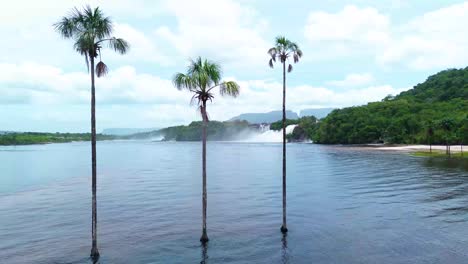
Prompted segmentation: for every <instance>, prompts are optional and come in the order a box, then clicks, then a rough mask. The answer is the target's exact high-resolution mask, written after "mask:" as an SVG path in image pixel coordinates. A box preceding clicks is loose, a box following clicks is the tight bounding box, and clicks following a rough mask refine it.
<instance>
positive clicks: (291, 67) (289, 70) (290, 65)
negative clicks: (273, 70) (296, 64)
mask: <svg viewBox="0 0 468 264" xmlns="http://www.w3.org/2000/svg"><path fill="white" fill-rule="evenodd" d="M292 70H293V66H292V64H289V66H288V72H292Z"/></svg>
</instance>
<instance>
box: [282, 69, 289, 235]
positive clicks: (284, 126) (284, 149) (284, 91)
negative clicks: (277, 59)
mask: <svg viewBox="0 0 468 264" xmlns="http://www.w3.org/2000/svg"><path fill="white" fill-rule="evenodd" d="M281 232H283V233H286V232H288V227H287V225H286V62H285V61H283V225H282V226H281Z"/></svg>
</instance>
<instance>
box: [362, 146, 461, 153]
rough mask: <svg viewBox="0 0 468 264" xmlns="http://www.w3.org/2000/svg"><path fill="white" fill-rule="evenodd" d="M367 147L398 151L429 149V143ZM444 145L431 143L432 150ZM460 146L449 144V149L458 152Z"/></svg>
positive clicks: (442, 149)
mask: <svg viewBox="0 0 468 264" xmlns="http://www.w3.org/2000/svg"><path fill="white" fill-rule="evenodd" d="M367 146H368V147H372V148H375V149H378V150H399V151H425V150H427V151H429V149H430V146H429V145H392V146H386V145H373V144H370V145H367ZM445 148H446V146H444V145H433V146H432V150H439V151H445ZM461 149H462V147H461V146H460V145H451V146H450V151H451V152H452V153H457V152H460V151H461ZM463 152H468V146H467V145H463Z"/></svg>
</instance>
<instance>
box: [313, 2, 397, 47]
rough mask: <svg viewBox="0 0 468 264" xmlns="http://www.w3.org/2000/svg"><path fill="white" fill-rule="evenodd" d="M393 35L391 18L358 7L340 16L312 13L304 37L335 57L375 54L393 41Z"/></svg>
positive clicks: (351, 8) (346, 7)
mask: <svg viewBox="0 0 468 264" xmlns="http://www.w3.org/2000/svg"><path fill="white" fill-rule="evenodd" d="M389 33H390V18H389V17H388V16H386V15H383V14H381V13H380V12H379V11H378V10H377V9H375V8H372V7H365V8H360V7H357V6H354V5H347V6H345V7H344V8H343V9H342V10H340V11H339V12H336V13H328V12H323V11H317V12H316V11H314V12H311V13H310V14H309V16H308V19H307V23H306V26H305V29H304V36H305V38H306V39H307V40H308V41H309V43H310V44H311V45H314V46H320V47H321V49H323V50H328V51H331V52H333V53H335V55H348V54H349V53H350V52H351V53H353V54H355V53H357V52H362V51H369V49H372V50H374V49H375V48H376V47H379V46H381V45H383V44H385V43H386V42H388V41H389V37H390V35H389ZM336 53H338V54H336ZM327 55H329V54H328V53H327Z"/></svg>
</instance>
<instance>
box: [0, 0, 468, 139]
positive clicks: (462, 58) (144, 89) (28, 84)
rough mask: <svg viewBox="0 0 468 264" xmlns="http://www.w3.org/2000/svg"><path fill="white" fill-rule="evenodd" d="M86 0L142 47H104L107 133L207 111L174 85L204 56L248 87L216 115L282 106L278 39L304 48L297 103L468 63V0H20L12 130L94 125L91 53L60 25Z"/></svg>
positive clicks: (3, 118)
mask: <svg viewBox="0 0 468 264" xmlns="http://www.w3.org/2000/svg"><path fill="white" fill-rule="evenodd" d="M86 4H90V5H91V6H100V7H101V8H102V9H103V11H104V12H105V14H106V15H108V16H110V17H111V18H112V19H113V21H114V24H115V26H114V29H115V30H114V33H115V34H114V35H115V36H117V37H123V38H125V39H127V40H128V41H129V43H130V45H131V51H130V52H129V53H128V54H127V55H124V56H120V55H117V54H113V52H112V51H110V50H105V51H104V52H103V60H104V61H105V62H106V63H107V64H108V66H109V67H110V73H109V75H108V76H107V77H105V78H101V79H99V80H98V82H97V102H98V108H97V119H98V130H102V129H104V128H110V127H164V126H169V125H177V124H186V123H188V122H190V121H192V120H197V119H200V117H199V115H198V114H197V112H196V108H195V107H194V106H190V105H189V100H190V95H189V94H187V93H185V92H182V91H177V90H176V89H175V88H174V87H173V86H172V84H171V78H172V76H173V74H174V73H175V72H179V71H184V70H185V67H186V64H187V61H188V58H191V57H196V56H203V57H206V58H209V59H211V60H214V61H216V62H219V63H220V64H221V65H222V66H223V70H224V76H225V78H226V79H228V80H236V81H237V82H239V84H240V86H241V96H240V97H239V98H236V99H231V98H221V97H219V96H218V97H216V98H215V100H214V102H213V104H211V105H210V106H209V109H208V110H209V113H210V116H211V118H212V119H217V120H225V119H228V118H230V117H232V116H235V115H238V114H240V113H244V112H266V111H271V110H277V109H280V107H281V72H280V69H279V68H276V69H270V68H268V65H267V62H268V55H267V54H266V51H267V49H268V48H269V47H270V46H272V44H273V41H274V38H275V37H276V36H277V35H285V36H286V37H288V38H289V39H291V40H293V41H295V42H297V43H298V44H299V45H300V47H301V49H302V50H303V52H304V57H303V59H302V61H300V62H299V63H298V64H297V65H295V68H294V71H293V72H292V73H291V74H289V75H288V94H287V104H288V108H289V109H291V110H294V111H299V110H301V109H304V108H317V107H346V106H353V105H361V104H365V103H367V102H370V101H378V100H380V99H381V98H383V97H385V96H386V95H388V94H397V93H399V92H401V91H403V90H407V89H410V88H411V87H412V86H413V85H415V84H417V83H420V82H423V81H424V80H425V79H426V78H427V76H429V75H431V74H434V73H436V72H438V71H440V70H443V69H446V68H460V67H465V66H467V65H466V61H468V49H467V48H466V47H467V46H468V34H467V33H468V28H467V27H466V25H468V2H466V1H449V0H446V1H422V0H413V1H409V0H408V1H407V0H380V1H370V0H354V1H338V0H330V1H306V0H293V1H271V0H238V1H234V0H201V1H190V0H167V1H145V0H133V1H126V0H114V1H72V0H70V1H68V0H63V1H51V0H43V1H32V0H30V1H24V0H18V1H8V2H5V3H2V8H1V10H0V13H1V15H0V34H1V35H2V43H1V44H0V45H1V47H2V48H1V49H0V130H19V131H52V132H55V131H83V132H84V131H89V76H87V71H86V66H85V63H84V58H83V57H81V56H80V55H79V54H77V53H75V52H74V50H73V48H72V45H73V43H72V42H71V40H65V39H62V38H60V36H58V34H56V32H54V30H53V28H52V26H51V25H52V24H53V23H54V22H56V21H58V20H59V19H60V17H61V16H63V15H66V14H67V12H69V10H70V9H71V8H72V7H74V6H78V7H80V6H83V5H86ZM18 14H20V15H18ZM278 66H279V65H278Z"/></svg>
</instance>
